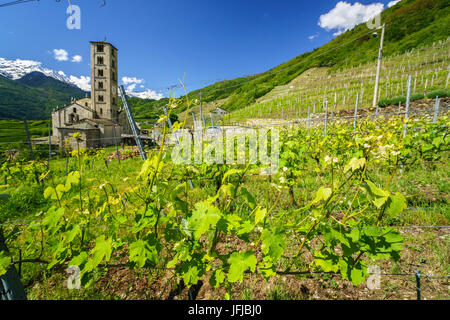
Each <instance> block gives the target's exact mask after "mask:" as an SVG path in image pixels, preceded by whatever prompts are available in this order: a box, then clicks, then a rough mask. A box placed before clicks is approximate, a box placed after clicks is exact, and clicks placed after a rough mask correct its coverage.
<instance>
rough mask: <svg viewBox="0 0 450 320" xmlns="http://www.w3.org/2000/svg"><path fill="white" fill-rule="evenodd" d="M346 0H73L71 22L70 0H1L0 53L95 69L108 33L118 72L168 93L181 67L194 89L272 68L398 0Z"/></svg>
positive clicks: (69, 70)
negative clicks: (77, 21)
mask: <svg viewBox="0 0 450 320" xmlns="http://www.w3.org/2000/svg"><path fill="white" fill-rule="evenodd" d="M9 1H12V0H0V5H1V4H4V3H6V2H9ZM346 2H347V3H348V5H349V6H351V7H350V8H352V9H355V10H348V9H346V8H344V7H342V8H341V10H340V11H339V10H335V11H333V12H331V14H330V11H332V10H333V9H335V8H336V5H337V3H338V1H335V0H320V1H319V0H316V1H309V0H277V1H274V0H273V1H265V0H226V1H225V0H222V1H216V0H209V1H205V0H106V6H104V7H101V8H100V7H99V6H100V5H101V4H102V3H103V0H71V3H72V4H73V5H78V6H79V7H80V8H81V29H80V30H69V29H68V28H67V27H66V20H67V18H68V17H69V15H68V14H67V13H66V10H67V7H68V1H67V0H61V2H56V1H55V0H41V1H40V2H30V3H24V4H19V5H14V6H8V7H0V43H1V45H0V57H1V58H4V59H8V60H15V59H23V60H33V61H38V62H41V63H42V66H44V67H46V68H49V69H54V70H57V71H59V70H61V71H63V72H64V73H65V74H66V75H72V76H75V77H81V76H89V75H90V71H89V70H90V67H89V64H90V61H89V55H90V47H89V41H102V40H104V39H105V37H106V39H107V41H109V42H111V43H112V44H113V45H115V46H116V47H117V48H118V49H119V58H118V61H119V77H120V79H122V78H123V77H128V78H131V79H128V81H126V83H125V84H126V85H127V86H130V85H132V86H133V87H131V88H130V89H133V90H134V91H143V90H153V91H155V92H157V93H161V94H164V96H167V95H168V90H167V88H168V87H169V86H170V85H172V84H177V83H178V79H181V78H182V77H183V75H184V74H185V75H186V77H185V82H186V84H187V85H188V87H187V89H188V91H191V90H194V89H197V88H200V87H203V86H205V85H207V84H211V83H213V82H215V80H217V79H232V78H235V77H239V76H243V75H250V74H254V73H258V72H263V71H266V70H267V69H270V68H272V67H275V66H277V65H279V64H281V63H283V62H286V61H288V60H289V59H291V58H293V57H295V56H297V55H299V54H301V53H303V52H307V51H311V50H312V49H314V48H315V47H318V46H321V45H323V44H325V43H327V42H328V41H330V40H331V39H332V38H334V37H335V34H337V33H338V32H339V30H344V29H345V28H348V26H346V23H347V24H348V23H350V25H351V24H352V19H356V20H358V19H360V18H361V14H362V13H361V12H363V13H364V12H366V11H367V10H366V9H367V8H369V5H370V4H372V5H373V4H376V3H378V4H379V5H380V4H383V5H384V8H386V7H387V5H388V3H389V2H391V1H390V0H359V1H358V2H359V3H360V4H361V5H360V6H359V7H358V8H359V9H358V10H356V6H355V3H356V1H350V0H347V1H346ZM371 8H372V9H373V8H376V7H373V6H372V7H371ZM361 10H362V11H361ZM344 11H345V12H344ZM353 11H354V13H353ZM327 13H329V15H328V16H327V17H328V20H326V21H324V22H323V23H322V26H319V20H320V17H321V16H322V15H325V14H327ZM342 15H344V16H345V17H344V18H345V21H346V22H343V21H341V20H342V18H343V17H342ZM352 15H353V16H352ZM356 20H355V21H356ZM349 21H350V22H349ZM333 26H334V27H335V28H333V29H331V27H333ZM327 27H329V28H327ZM61 49H62V50H61ZM55 50H60V51H55ZM65 52H67V57H66V56H65ZM55 53H59V55H56V54H55ZM74 56H79V57H77V58H76V59H75V61H76V62H73V61H72V60H74V59H73V57H74ZM57 57H58V58H59V60H57V59H56V58H57ZM80 57H81V58H82V61H80ZM132 78H136V80H138V81H135V82H136V83H134V84H133V82H132V81H133V80H132ZM141 86H142V87H141ZM180 93H181V92H180V91H179V90H178V91H177V92H175V95H178V94H180Z"/></svg>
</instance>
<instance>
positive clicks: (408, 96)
mask: <svg viewBox="0 0 450 320" xmlns="http://www.w3.org/2000/svg"><path fill="white" fill-rule="evenodd" d="M407 86H408V88H407V93H406V110H405V121H404V122H405V126H404V129H403V138H405V137H406V134H407V133H408V113H409V101H410V98H411V76H409V78H408V84H407Z"/></svg>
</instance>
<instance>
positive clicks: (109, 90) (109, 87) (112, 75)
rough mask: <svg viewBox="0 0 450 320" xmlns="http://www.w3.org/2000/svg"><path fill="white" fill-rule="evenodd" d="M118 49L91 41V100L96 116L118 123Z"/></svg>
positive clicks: (106, 43)
mask: <svg viewBox="0 0 450 320" xmlns="http://www.w3.org/2000/svg"><path fill="white" fill-rule="evenodd" d="M117 83H118V74H117V49H116V48H115V47H114V46H113V45H112V44H110V43H108V42H104V41H100V42H91V100H92V108H93V109H94V111H95V116H96V117H97V118H99V119H107V120H110V121H112V122H113V123H118V110H119V109H118V105H117V103H118V86H117Z"/></svg>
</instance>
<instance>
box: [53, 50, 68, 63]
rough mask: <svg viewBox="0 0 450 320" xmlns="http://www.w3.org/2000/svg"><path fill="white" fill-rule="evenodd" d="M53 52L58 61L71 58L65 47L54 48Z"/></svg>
mask: <svg viewBox="0 0 450 320" xmlns="http://www.w3.org/2000/svg"><path fill="white" fill-rule="evenodd" d="M53 54H54V57H55V59H56V60H58V61H67V60H69V53H68V52H67V51H66V50H64V49H54V50H53Z"/></svg>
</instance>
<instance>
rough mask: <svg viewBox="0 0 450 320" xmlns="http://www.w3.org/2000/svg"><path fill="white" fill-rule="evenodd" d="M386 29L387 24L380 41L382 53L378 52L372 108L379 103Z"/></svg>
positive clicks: (384, 25) (383, 28) (384, 26)
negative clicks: (379, 85)
mask: <svg viewBox="0 0 450 320" xmlns="http://www.w3.org/2000/svg"><path fill="white" fill-rule="evenodd" d="M385 29H386V24H383V27H382V30H381V40H380V51H379V52H378V66H377V76H376V78H375V90H374V92H373V104H372V107H374V108H375V107H376V106H377V103H378V101H377V100H378V83H379V81H380V71H381V60H382V59H383V42H384V31H385Z"/></svg>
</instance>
